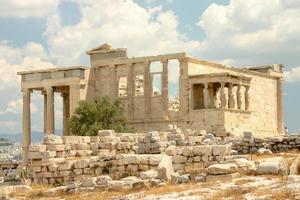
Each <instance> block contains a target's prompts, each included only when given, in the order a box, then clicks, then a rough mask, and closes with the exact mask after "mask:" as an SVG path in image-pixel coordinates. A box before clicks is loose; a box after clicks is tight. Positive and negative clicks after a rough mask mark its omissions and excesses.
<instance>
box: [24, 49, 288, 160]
mask: <svg viewBox="0 0 300 200" xmlns="http://www.w3.org/2000/svg"><path fill="white" fill-rule="evenodd" d="M87 54H88V55H89V56H90V60H91V67H89V68H87V67H81V66H76V67H63V68H54V69H43V70H32V71H24V72H19V73H18V75H21V76H22V92H23V134H24V140H23V145H24V151H25V152H28V147H29V145H30V132H31V128H30V127H31V120H30V95H31V92H32V91H36V90H37V91H40V92H41V95H43V96H44V131H45V133H47V134H53V133H54V130H55V123H54V121H55V120H54V116H55V115H54V113H55V110H54V93H60V94H61V96H62V98H63V135H65V136H66V135H69V134H70V131H69V129H68V123H67V121H68V119H69V118H70V116H71V115H72V113H73V112H74V110H75V108H76V106H77V104H78V102H79V101H80V100H87V101H94V100H96V99H97V98H99V97H102V96H108V97H110V99H112V100H114V99H116V98H120V99H121V100H122V101H123V102H124V106H125V110H126V113H125V114H126V116H127V120H128V124H129V125H131V126H133V127H134V128H135V130H137V131H149V130H164V129H165V128H166V127H168V125H170V124H172V125H177V126H178V127H181V128H182V129H187V128H188V129H193V130H206V131H207V132H212V133H214V134H215V135H217V136H226V135H229V134H231V135H236V136H239V135H242V134H243V133H244V132H252V134H253V135H254V136H258V137H265V136H274V135H279V134H283V133H284V125H283V108H282V77H283V73H282V68H283V66H282V65H278V64H275V65H268V66H260V67H248V68H235V67H230V66H226V65H222V64H218V63H214V62H209V61H204V60H201V59H196V58H193V57H190V56H188V55H187V54H186V53H175V54H166V55H156V56H147V57H132V58H129V57H127V50H126V49H123V48H117V49H113V48H111V46H110V45H108V44H104V45H102V46H100V47H97V48H95V49H92V50H90V51H88V52H87ZM173 61H176V62H177V63H178V73H179V77H178V82H177V84H178V97H176V96H175V97H174V96H173V97H171V95H170V94H171V93H172V91H171V90H172V87H170V84H171V83H170V82H171V81H170V78H171V77H170V76H172V77H174V74H176V70H177V69H176V68H175V67H174V68H173V65H170V63H171V62H173ZM153 63H156V65H160V67H158V69H157V70H152V69H151V68H152V67H151V66H152V64H153ZM173 72H174V73H173ZM172 82H174V81H173V80H172ZM24 155H25V156H26V154H24ZM25 159H26V158H25Z"/></svg>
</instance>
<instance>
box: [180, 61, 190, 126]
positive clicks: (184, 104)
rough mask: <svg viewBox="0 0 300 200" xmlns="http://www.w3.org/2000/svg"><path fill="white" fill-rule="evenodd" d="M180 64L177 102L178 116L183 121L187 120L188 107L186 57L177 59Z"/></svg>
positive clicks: (188, 93)
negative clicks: (178, 103) (178, 106)
mask: <svg viewBox="0 0 300 200" xmlns="http://www.w3.org/2000/svg"><path fill="white" fill-rule="evenodd" d="M178 61H179V63H180V65H179V67H180V76H179V102H180V118H181V119H182V120H183V121H189V109H190V83H189V75H188V61H187V59H186V58H181V59H178Z"/></svg>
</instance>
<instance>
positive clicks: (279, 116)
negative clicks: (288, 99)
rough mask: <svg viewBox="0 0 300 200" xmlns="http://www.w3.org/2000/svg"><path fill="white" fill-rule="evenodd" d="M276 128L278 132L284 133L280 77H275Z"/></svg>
mask: <svg viewBox="0 0 300 200" xmlns="http://www.w3.org/2000/svg"><path fill="white" fill-rule="evenodd" d="M276 93H277V130H278V132H279V133H280V134H286V133H285V128H284V120H283V100H282V79H281V78H278V79H277V92H276Z"/></svg>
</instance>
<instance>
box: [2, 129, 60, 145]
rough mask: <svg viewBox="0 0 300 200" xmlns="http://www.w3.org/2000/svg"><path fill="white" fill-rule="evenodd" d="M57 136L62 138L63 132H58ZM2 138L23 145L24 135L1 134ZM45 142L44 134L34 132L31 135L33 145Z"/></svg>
mask: <svg viewBox="0 0 300 200" xmlns="http://www.w3.org/2000/svg"><path fill="white" fill-rule="evenodd" d="M55 132H56V135H59V136H61V135H62V133H61V132H62V131H61V130H56V131H55ZM0 138H3V139H7V140H9V141H11V142H14V143H20V144H21V143H22V133H16V134H12V133H0ZM43 140H44V133H43V132H38V131H33V132H32V133H31V143H41V142H43Z"/></svg>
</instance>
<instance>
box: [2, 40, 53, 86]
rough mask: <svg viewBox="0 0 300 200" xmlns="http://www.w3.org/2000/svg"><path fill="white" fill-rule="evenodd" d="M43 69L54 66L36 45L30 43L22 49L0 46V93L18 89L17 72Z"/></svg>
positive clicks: (38, 45)
mask: <svg viewBox="0 0 300 200" xmlns="http://www.w3.org/2000/svg"><path fill="white" fill-rule="evenodd" d="M43 67H54V66H53V64H51V63H50V62H49V61H48V58H47V55H46V53H45V50H44V48H43V46H42V45H40V44H38V43H33V42H31V43H28V44H27V45H25V46H24V47H22V48H13V47H10V46H7V45H2V46H0V74H2V75H1V76H0V91H1V90H4V89H7V88H17V87H19V85H20V77H19V76H17V72H18V71H23V70H29V69H36V68H43Z"/></svg>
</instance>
